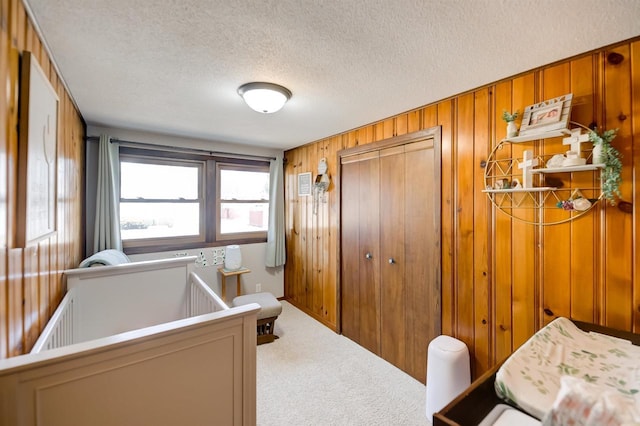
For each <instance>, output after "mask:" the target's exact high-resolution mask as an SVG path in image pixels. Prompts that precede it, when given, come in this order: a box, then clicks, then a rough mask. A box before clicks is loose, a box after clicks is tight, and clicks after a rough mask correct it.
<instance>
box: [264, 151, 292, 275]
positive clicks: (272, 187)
mask: <svg viewBox="0 0 640 426" xmlns="http://www.w3.org/2000/svg"><path fill="white" fill-rule="evenodd" d="M286 260H287V253H286V250H285V244H284V171H283V167H282V155H277V156H276V158H275V159H274V160H271V161H270V164H269V228H268V230H267V250H266V260H265V265H266V266H268V267H276V266H282V265H284V264H285V262H286Z"/></svg>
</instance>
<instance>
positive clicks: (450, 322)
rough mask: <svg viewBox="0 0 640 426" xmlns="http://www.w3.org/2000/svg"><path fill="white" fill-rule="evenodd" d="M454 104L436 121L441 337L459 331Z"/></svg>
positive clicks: (444, 106) (443, 105) (440, 108)
mask: <svg viewBox="0 0 640 426" xmlns="http://www.w3.org/2000/svg"><path fill="white" fill-rule="evenodd" d="M428 110H429V111H428V112H429V117H427V116H426V114H425V122H429V119H431V118H432V117H433V115H434V114H433V110H430V109H428ZM452 114H453V101H444V102H440V103H438V105H437V113H436V117H437V120H438V125H440V126H442V141H441V142H442V143H441V165H442V193H441V197H442V201H441V209H442V283H441V286H442V334H447V335H451V336H452V335H455V330H456V326H457V325H456V324H457V319H456V306H455V304H456V301H455V290H454V285H455V280H456V276H455V263H454V262H455V253H454V250H455V242H454V226H455V225H454V214H453V201H454V198H453V181H454V179H455V175H454V173H453V163H454V161H455V157H454V155H455V154H454V152H455V151H454V146H453V143H454V142H453V130H452V125H453V117H452Z"/></svg>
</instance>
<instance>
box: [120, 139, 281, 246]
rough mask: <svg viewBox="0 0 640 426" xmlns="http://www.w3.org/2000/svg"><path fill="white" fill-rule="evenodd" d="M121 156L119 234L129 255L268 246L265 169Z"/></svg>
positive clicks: (165, 156)
mask: <svg viewBox="0 0 640 426" xmlns="http://www.w3.org/2000/svg"><path fill="white" fill-rule="evenodd" d="M120 152H121V153H120V230H121V235H122V242H123V246H124V248H125V250H126V251H127V252H128V253H142V252H149V251H163V250H177V249H184V248H195V247H203V246H207V245H219V242H224V244H230V243H231V242H234V243H247V242H260V241H265V240H266V235H267V233H266V231H267V226H268V220H269V218H268V215H269V166H268V163H266V162H264V161H248V160H235V159H234V160H231V159H219V158H212V157H209V156H203V155H193V154H178V153H175V154H173V153H167V152H163V151H151V150H146V149H145V150H142V149H134V148H125V147H123V148H121V150H120Z"/></svg>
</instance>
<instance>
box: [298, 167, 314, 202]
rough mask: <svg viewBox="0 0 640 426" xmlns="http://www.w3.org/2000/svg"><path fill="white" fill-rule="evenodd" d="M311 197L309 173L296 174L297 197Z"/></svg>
mask: <svg viewBox="0 0 640 426" xmlns="http://www.w3.org/2000/svg"><path fill="white" fill-rule="evenodd" d="M305 195H311V172H306V173H298V196H299V197H301V196H305Z"/></svg>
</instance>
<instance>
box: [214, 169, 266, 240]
mask: <svg viewBox="0 0 640 426" xmlns="http://www.w3.org/2000/svg"><path fill="white" fill-rule="evenodd" d="M217 176H218V183H219V184H218V191H217V194H218V196H217V199H216V201H217V203H216V204H217V205H218V206H219V207H218V208H217V213H218V215H217V217H218V221H217V222H218V227H217V229H218V232H217V235H216V237H217V239H218V240H228V239H233V238H236V235H238V234H244V235H245V236H254V237H266V232H267V226H268V224H269V168H268V167H264V166H263V167H260V166H246V165H245V166H241V165H237V164H224V163H222V164H221V163H218V167H217Z"/></svg>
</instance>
